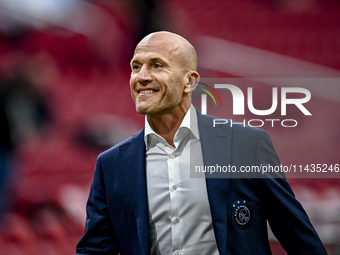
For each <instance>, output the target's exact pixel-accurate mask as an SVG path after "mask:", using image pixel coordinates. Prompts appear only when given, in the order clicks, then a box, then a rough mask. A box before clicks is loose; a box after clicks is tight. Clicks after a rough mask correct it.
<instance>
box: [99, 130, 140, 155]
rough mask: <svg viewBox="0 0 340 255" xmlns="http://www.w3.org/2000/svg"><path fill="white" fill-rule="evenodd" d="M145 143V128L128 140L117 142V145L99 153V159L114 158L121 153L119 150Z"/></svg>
mask: <svg viewBox="0 0 340 255" xmlns="http://www.w3.org/2000/svg"><path fill="white" fill-rule="evenodd" d="M143 143H144V129H142V130H140V131H139V132H137V133H136V134H134V135H133V136H131V137H129V138H127V139H126V140H124V141H122V142H120V143H118V144H116V145H115V146H113V147H111V148H109V149H107V150H105V151H103V152H102V153H100V154H99V156H98V159H101V160H106V159H112V158H115V157H117V156H118V155H119V152H120V150H121V149H122V148H125V147H126V149H129V148H130V147H131V148H132V147H136V146H137V147H138V146H140V147H141V148H142V146H141V145H143Z"/></svg>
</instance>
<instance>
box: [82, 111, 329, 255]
mask: <svg viewBox="0 0 340 255" xmlns="http://www.w3.org/2000/svg"><path fill="white" fill-rule="evenodd" d="M197 117H198V127H199V132H200V139H201V145H202V153H203V161H204V165H205V166H216V164H218V165H219V166H228V165H232V166H235V167H236V168H237V169H239V168H240V167H241V166H260V165H261V164H262V165H268V164H270V165H272V166H277V165H279V164H280V163H279V159H278V156H277V154H276V152H275V150H274V147H273V144H272V142H271V140H270V138H269V136H268V135H267V133H266V132H264V131H263V130H260V129H256V128H251V127H244V126H242V125H233V126H232V127H230V126H229V125H220V126H219V127H213V119H214V118H213V117H211V116H205V115H201V114H200V113H199V112H198V116H197ZM145 164H146V161H145V144H144V130H141V131H140V132H138V133H137V134H135V135H134V136H133V137H131V138H129V139H127V140H126V141H124V142H122V143H120V144H118V145H116V146H114V147H112V148H111V149H109V150H107V151H105V152H103V153H101V154H100V155H99V157H98V159H97V165H96V168H95V172H94V177H93V182H92V186H91V191H90V195H89V199H88V203H87V220H86V228H85V234H84V236H83V237H82V238H81V240H80V241H79V243H78V245H77V255H80V254H103V255H104V254H110V255H111V254H118V253H120V254H121V255H147V254H150V246H151V241H150V229H149V217H148V200H147V186H146V171H145ZM227 175H228V174H227ZM208 177H210V176H208ZM225 177H231V178H206V185H207V192H208V199H209V204H210V208H211V216H212V220H213V228H214V233H215V238H216V243H217V247H218V250H219V253H220V254H221V255H227V254H231V255H235V254H240V255H247V254H249V255H257V254H259V255H266V254H271V251H270V246H269V241H268V234H267V221H268V222H269V224H270V227H271V229H272V231H273V233H274V235H275V236H276V237H277V239H278V240H279V241H280V243H281V245H282V247H283V248H284V249H285V250H286V251H287V253H288V254H290V255H291V254H296V255H303V254H310V255H312V254H313V255H317V254H327V253H326V251H325V248H324V247H323V245H322V243H321V241H320V239H319V237H318V235H317V233H316V232H315V230H314V228H313V227H312V225H311V223H310V221H309V219H308V216H307V215H306V213H305V211H304V209H303V208H302V206H301V204H300V203H299V202H298V201H297V200H296V199H295V197H294V194H293V192H292V190H291V188H290V186H289V184H288V183H287V181H286V180H285V178H284V177H283V176H276V177H278V178H232V177H233V176H225ZM248 177H256V176H255V175H254V176H248ZM235 201H246V202H247V204H246V207H247V208H248V210H249V211H248V212H249V213H250V218H248V220H249V219H250V220H249V221H248V220H247V224H245V225H244V226H242V225H240V224H238V223H237V222H236V221H235V220H233V217H234V216H233V215H234V214H235V207H233V204H234V203H235ZM248 216H249V215H248ZM193 255H197V254H193ZM202 255H209V254H202Z"/></svg>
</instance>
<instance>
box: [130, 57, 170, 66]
mask: <svg viewBox="0 0 340 255" xmlns="http://www.w3.org/2000/svg"><path fill="white" fill-rule="evenodd" d="M149 61H150V62H151V63H155V62H161V63H163V64H165V65H168V63H167V61H166V60H164V59H163V58H160V57H154V58H150V59H149ZM134 63H140V61H139V60H138V59H132V60H131V62H130V65H132V64H134Z"/></svg>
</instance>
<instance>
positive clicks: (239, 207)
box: [231, 199, 250, 228]
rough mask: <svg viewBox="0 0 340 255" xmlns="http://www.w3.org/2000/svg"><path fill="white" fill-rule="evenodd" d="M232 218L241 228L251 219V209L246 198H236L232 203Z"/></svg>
mask: <svg viewBox="0 0 340 255" xmlns="http://www.w3.org/2000/svg"><path fill="white" fill-rule="evenodd" d="M231 208H232V215H231V218H232V220H233V223H234V224H235V225H236V226H237V227H239V228H245V227H247V226H248V224H249V221H250V210H249V207H248V204H247V201H246V200H245V199H239V200H236V201H235V202H234V203H233V204H232V205H231Z"/></svg>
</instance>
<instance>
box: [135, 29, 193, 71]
mask: <svg viewBox="0 0 340 255" xmlns="http://www.w3.org/2000/svg"><path fill="white" fill-rule="evenodd" d="M148 45H153V46H155V45H157V46H158V47H159V48H160V50H163V51H168V53H169V55H170V56H171V57H172V58H174V60H176V61H178V62H179V63H180V64H181V65H182V67H183V68H184V69H185V70H194V71H196V70H197V53H196V50H195V48H194V47H193V46H192V45H191V43H189V42H188V41H187V40H186V39H185V38H184V37H182V36H180V35H177V34H175V33H171V32H167V31H161V32H155V33H151V34H149V35H147V36H146V37H144V38H143V39H142V40H141V41H140V42H139V43H138V45H137V46H136V50H135V53H136V51H137V49H139V48H140V47H148Z"/></svg>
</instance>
